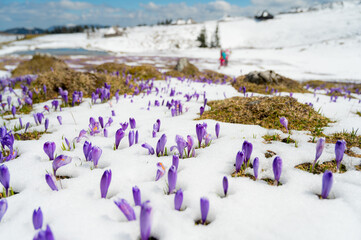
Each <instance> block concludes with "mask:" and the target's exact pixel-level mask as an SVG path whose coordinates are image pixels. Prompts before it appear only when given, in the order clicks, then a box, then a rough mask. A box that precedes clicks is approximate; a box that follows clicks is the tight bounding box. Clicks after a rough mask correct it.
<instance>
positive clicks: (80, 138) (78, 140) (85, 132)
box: [75, 129, 87, 143]
mask: <svg viewBox="0 0 361 240" xmlns="http://www.w3.org/2000/svg"><path fill="white" fill-rule="evenodd" d="M86 134H87V131H85V130H84V129H82V130H81V131H80V132H79V136H78V137H76V138H75V139H76V142H77V143H78V142H80V141H81V140H82V139H83V138H85V137H86Z"/></svg>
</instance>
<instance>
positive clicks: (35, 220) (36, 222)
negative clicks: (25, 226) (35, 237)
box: [33, 207, 43, 230]
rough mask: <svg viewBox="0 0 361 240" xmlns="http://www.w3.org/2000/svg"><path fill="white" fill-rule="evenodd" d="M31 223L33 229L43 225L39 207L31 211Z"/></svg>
mask: <svg viewBox="0 0 361 240" xmlns="http://www.w3.org/2000/svg"><path fill="white" fill-rule="evenodd" d="M33 225H34V229H35V230H38V229H41V227H42V226H43V213H42V211H41V208H40V207H39V208H38V210H36V209H35V210H34V212H33Z"/></svg>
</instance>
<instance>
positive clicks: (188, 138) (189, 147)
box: [187, 135, 194, 157]
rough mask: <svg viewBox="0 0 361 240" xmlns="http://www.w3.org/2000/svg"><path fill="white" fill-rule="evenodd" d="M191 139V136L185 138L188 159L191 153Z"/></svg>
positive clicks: (192, 142)
mask: <svg viewBox="0 0 361 240" xmlns="http://www.w3.org/2000/svg"><path fill="white" fill-rule="evenodd" d="M193 144H194V141H193V137H192V136H189V135H188V136H187V151H188V157H190V154H191V151H192V149H193Z"/></svg>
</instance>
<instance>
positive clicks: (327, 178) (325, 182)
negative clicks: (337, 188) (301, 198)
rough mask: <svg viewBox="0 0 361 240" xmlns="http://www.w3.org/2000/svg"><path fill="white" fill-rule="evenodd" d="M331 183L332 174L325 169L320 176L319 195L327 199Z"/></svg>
mask: <svg viewBox="0 0 361 240" xmlns="http://www.w3.org/2000/svg"><path fill="white" fill-rule="evenodd" d="M332 184H333V174H332V172H331V171H329V170H326V171H325V172H324V173H323V176H322V193H321V197H322V198H323V199H327V197H328V194H330V191H331V188H332Z"/></svg>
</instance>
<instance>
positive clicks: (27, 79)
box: [0, 75, 38, 90]
mask: <svg viewBox="0 0 361 240" xmlns="http://www.w3.org/2000/svg"><path fill="white" fill-rule="evenodd" d="M37 77H38V76H37V75H24V76H19V77H14V78H9V77H8V78H2V79H0V86H1V90H4V89H5V88H6V87H8V88H14V87H15V85H17V84H20V85H22V84H27V85H29V86H30V85H31V83H32V82H33V81H34V80H35V79H36V78H37Z"/></svg>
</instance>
